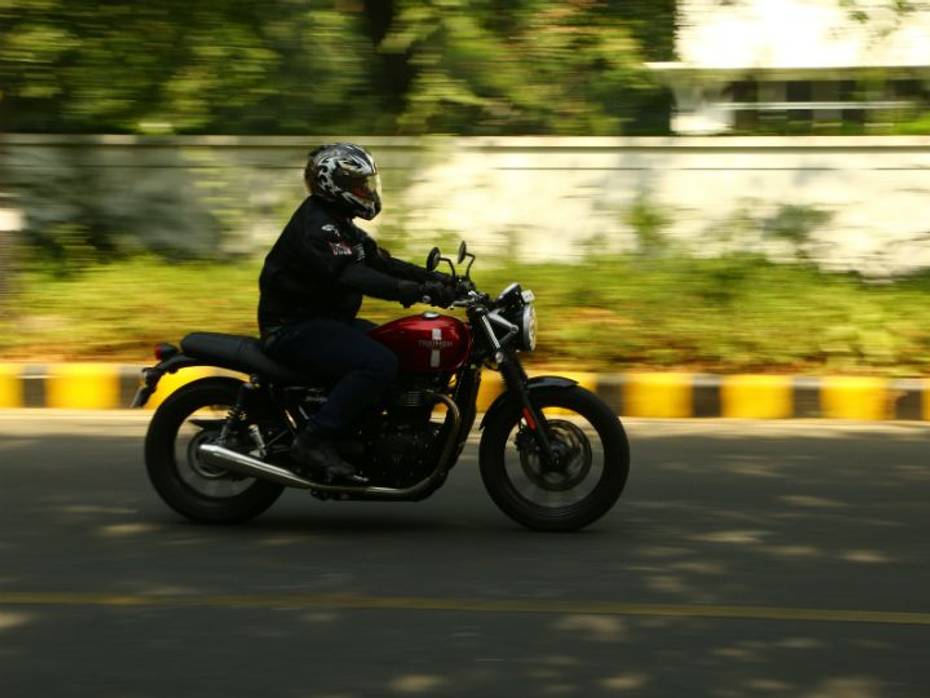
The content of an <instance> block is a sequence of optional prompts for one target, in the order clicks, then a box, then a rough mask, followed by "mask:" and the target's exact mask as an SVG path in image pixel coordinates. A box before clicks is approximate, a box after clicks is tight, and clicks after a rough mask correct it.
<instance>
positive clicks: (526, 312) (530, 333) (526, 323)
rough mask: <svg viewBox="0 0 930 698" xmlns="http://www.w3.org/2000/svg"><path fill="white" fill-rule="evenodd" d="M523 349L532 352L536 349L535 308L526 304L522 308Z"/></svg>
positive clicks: (531, 304)
mask: <svg viewBox="0 0 930 698" xmlns="http://www.w3.org/2000/svg"><path fill="white" fill-rule="evenodd" d="M521 327H522V328H523V348H524V349H526V351H533V350H534V349H535V348H536V306H535V305H534V304H533V303H527V304H526V305H525V306H524V307H523V321H522V322H521Z"/></svg>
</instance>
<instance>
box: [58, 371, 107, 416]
mask: <svg viewBox="0 0 930 698" xmlns="http://www.w3.org/2000/svg"><path fill="white" fill-rule="evenodd" d="M45 406H46V407H61V408H71V409H89V410H105V409H112V408H114V407H119V366H118V365H116V364H103V363H101V364H96V363H61V364H52V365H51V366H50V368H49V374H48V377H47V378H46V399H45Z"/></svg>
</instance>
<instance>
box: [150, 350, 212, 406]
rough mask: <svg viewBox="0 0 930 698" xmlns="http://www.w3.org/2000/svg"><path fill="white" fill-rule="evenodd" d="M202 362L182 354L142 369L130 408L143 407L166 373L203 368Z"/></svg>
mask: <svg viewBox="0 0 930 698" xmlns="http://www.w3.org/2000/svg"><path fill="white" fill-rule="evenodd" d="M203 365H204V362H203V361H201V360H200V359H192V358H191V357H189V356H185V355H184V354H175V355H174V356H171V357H169V358H167V359H165V360H164V361H162V362H160V363H158V364H157V365H155V366H149V367H148V368H143V369H142V385H140V386H139V391H138V392H137V393H136V397H135V399H134V400H133V401H132V407H145V404H146V403H147V402H148V401H149V398H150V397H152V393H154V392H155V389H156V388H157V387H158V381H160V380H161V377H162V376H164V375H165V374H166V373H175V372H177V371H179V370H181V369H182V368H187V367H188V366H203Z"/></svg>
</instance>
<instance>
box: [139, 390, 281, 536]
mask: <svg viewBox="0 0 930 698" xmlns="http://www.w3.org/2000/svg"><path fill="white" fill-rule="evenodd" d="M241 385H242V381H239V380H236V379H235V378H223V377H216V378H203V379H201V380H198V381H194V382H193V383H189V384H188V385H185V386H184V387H182V388H180V389H179V390H177V391H176V392H174V393H173V394H172V395H171V396H170V397H169V398H168V399H167V400H165V401H164V402H163V403H162V404H161V405H160V406H159V407H158V409H157V410H156V411H155V414H154V416H153V417H152V421H151V423H150V424H149V429H148V433H147V434H146V437H145V467H146V470H147V471H148V475H149V480H151V482H152V485H153V486H154V487H155V491H156V492H158V494H159V496H160V497H161V498H162V500H164V502H165V504H167V505H168V506H169V507H171V508H172V509H174V510H175V511H176V512H178V513H179V514H182V515H184V516H186V517H187V518H189V519H191V520H192V521H197V522H200V523H214V524H232V523H240V522H243V521H248V520H249V519H252V518H254V517H256V516H258V515H259V514H261V513H262V512H264V511H265V510H266V509H267V508H268V507H270V506H271V505H272V504H274V502H275V500H277V498H278V497H279V496H280V495H281V492H282V490H283V489H284V488H283V487H282V486H281V485H277V484H275V483H271V482H267V481H264V480H255V479H251V483H249V482H248V479H246V478H241V477H239V476H236V475H233V474H231V473H230V474H228V475H227V476H223V475H222V472H220V473H219V474H218V475H214V476H213V477H215V478H216V479H217V480H218V481H220V482H222V481H223V480H227V479H228V484H229V485H230V487H231V488H232V492H233V494H231V495H230V496H211V495H210V494H207V493H205V492H202V491H198V490H197V489H195V488H194V487H193V486H192V485H191V484H190V480H191V475H190V474H189V473H188V475H187V479H185V477H182V475H181V470H180V464H179V463H178V458H177V453H176V441H177V439H178V435H179V431H180V429H181V427H182V425H184V423H185V421H186V420H187V418H188V417H190V416H191V415H192V414H194V413H195V412H197V411H198V410H201V409H204V408H207V407H210V406H220V407H231V406H233V405H235V404H236V397H237V395H238V393H239V388H240V386H241ZM240 489H241V491H238V490H240Z"/></svg>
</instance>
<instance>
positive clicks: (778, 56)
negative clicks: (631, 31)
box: [676, 0, 930, 68]
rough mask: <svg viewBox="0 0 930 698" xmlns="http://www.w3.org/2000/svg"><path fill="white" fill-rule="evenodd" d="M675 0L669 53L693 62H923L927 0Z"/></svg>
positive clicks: (926, 57)
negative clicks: (908, 6) (903, 0)
mask: <svg viewBox="0 0 930 698" xmlns="http://www.w3.org/2000/svg"><path fill="white" fill-rule="evenodd" d="M856 4H857V5H858V6H859V7H860V8H861V9H862V10H863V11H865V12H866V13H867V14H868V16H869V21H867V22H859V21H856V20H855V19H854V18H852V17H851V16H850V9H851V8H849V7H843V6H842V3H841V2H840V0H732V1H731V2H727V3H722V2H720V0H682V2H681V3H680V12H681V29H680V31H679V34H678V38H677V43H676V47H677V51H678V55H679V58H680V60H681V62H682V63H683V64H685V65H687V66H689V67H694V68H848V67H857V66H922V65H924V66H925V65H930V4H928V3H926V2H914V3H913V4H914V6H915V10H914V11H913V12H910V13H907V14H905V15H900V14H897V13H895V12H894V11H893V10H891V9H890V7H889V6H890V5H891V4H892V3H890V2H877V1H876V0H859V1H858V3H856Z"/></svg>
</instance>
